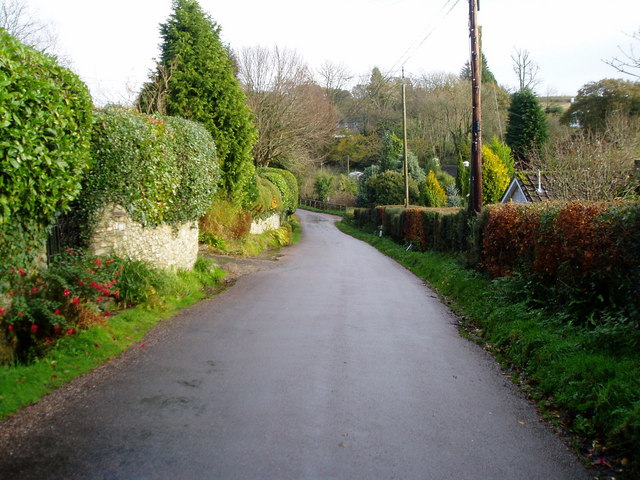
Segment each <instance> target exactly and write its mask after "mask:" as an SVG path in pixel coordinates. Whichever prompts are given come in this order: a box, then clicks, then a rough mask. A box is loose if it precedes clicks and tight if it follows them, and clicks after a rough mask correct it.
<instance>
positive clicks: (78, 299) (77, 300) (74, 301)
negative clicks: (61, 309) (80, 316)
mask: <svg viewBox="0 0 640 480" xmlns="http://www.w3.org/2000/svg"><path fill="white" fill-rule="evenodd" d="M71 303H73V304H74V305H77V304H78V303H80V297H76V298H74V299H73V300H71Z"/></svg>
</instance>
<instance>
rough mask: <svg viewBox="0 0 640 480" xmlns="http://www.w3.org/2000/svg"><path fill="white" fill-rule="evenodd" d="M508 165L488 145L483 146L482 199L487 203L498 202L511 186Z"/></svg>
mask: <svg viewBox="0 0 640 480" xmlns="http://www.w3.org/2000/svg"><path fill="white" fill-rule="evenodd" d="M510 180H511V179H510V178H509V173H508V170H507V167H506V165H505V164H504V163H503V161H502V160H501V159H500V157H498V156H497V155H496V154H495V153H493V151H492V150H491V149H490V148H489V147H487V146H486V145H485V146H483V147H482V195H483V197H482V201H483V203H484V204H485V205H490V204H492V203H498V202H499V201H500V199H502V196H503V195H504V192H505V190H506V189H507V187H508V186H509V181H510Z"/></svg>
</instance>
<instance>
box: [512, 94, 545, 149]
mask: <svg viewBox="0 0 640 480" xmlns="http://www.w3.org/2000/svg"><path fill="white" fill-rule="evenodd" d="M505 139H506V141H507V144H508V145H509V147H510V148H511V151H512V152H513V156H514V158H515V159H516V161H524V160H527V159H528V158H530V157H532V156H536V155H539V154H540V152H541V150H542V147H543V146H544V144H545V143H546V142H547V140H548V139H549V126H548V124H547V117H546V115H545V113H544V111H543V110H542V106H541V105H540V102H539V101H538V98H537V97H536V96H535V94H534V93H533V92H532V91H531V90H528V89H524V90H520V91H518V92H515V93H514V94H513V95H511V106H510V107H509V123H508V125H507V133H506V137H505Z"/></svg>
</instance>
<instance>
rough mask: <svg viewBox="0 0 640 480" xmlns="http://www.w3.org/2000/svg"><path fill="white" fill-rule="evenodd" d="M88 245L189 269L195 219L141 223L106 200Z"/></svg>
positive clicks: (98, 252)
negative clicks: (176, 224) (179, 222)
mask: <svg viewBox="0 0 640 480" xmlns="http://www.w3.org/2000/svg"><path fill="white" fill-rule="evenodd" d="M99 219H100V220H99V221H98V223H97V224H96V226H95V228H94V230H93V235H92V237H91V241H90V244H89V249H90V250H91V252H92V253H93V254H95V255H111V254H115V255H118V256H121V257H129V258H132V259H135V260H142V261H146V262H149V263H150V264H151V265H153V266H155V267H157V268H164V269H180V270H191V269H192V268H193V266H194V265H195V263H196V259H197V257H198V223H197V222H189V223H185V224H182V225H180V226H179V227H172V226H169V225H160V226H157V227H144V226H142V225H141V224H140V223H138V222H136V221H134V220H132V219H131V218H130V217H129V215H128V214H127V212H126V210H125V209H124V208H123V207H121V206H119V205H113V204H109V205H107V206H106V207H105V208H103V210H102V211H101V212H100V215H99Z"/></svg>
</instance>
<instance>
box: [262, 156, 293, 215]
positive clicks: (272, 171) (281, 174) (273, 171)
mask: <svg viewBox="0 0 640 480" xmlns="http://www.w3.org/2000/svg"><path fill="white" fill-rule="evenodd" d="M287 174H289V175H287ZM258 175H259V176H260V177H263V178H266V179H267V180H269V181H270V182H271V183H273V184H274V185H275V186H276V187H277V188H278V190H279V191H280V196H281V197H282V206H281V209H282V210H283V211H284V213H285V214H286V215H292V214H293V213H294V212H295V211H296V208H298V182H297V180H296V178H295V176H294V175H293V174H292V173H291V172H288V171H286V170H282V169H279V168H268V167H263V168H260V169H258ZM294 185H295V187H294ZM292 187H293V189H292Z"/></svg>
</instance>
